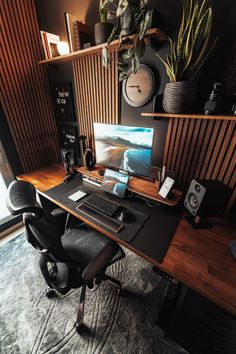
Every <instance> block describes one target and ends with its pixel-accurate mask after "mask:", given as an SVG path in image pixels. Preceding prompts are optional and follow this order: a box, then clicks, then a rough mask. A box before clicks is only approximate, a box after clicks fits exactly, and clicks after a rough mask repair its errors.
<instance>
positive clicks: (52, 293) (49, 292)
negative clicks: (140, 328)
mask: <svg viewBox="0 0 236 354" xmlns="http://www.w3.org/2000/svg"><path fill="white" fill-rule="evenodd" d="M46 296H47V298H48V299H51V298H52V297H55V296H56V293H55V291H54V290H53V289H51V288H49V289H46Z"/></svg>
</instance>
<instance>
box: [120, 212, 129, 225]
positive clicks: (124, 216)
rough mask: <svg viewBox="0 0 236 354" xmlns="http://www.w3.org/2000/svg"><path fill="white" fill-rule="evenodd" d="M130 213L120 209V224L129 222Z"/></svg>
mask: <svg viewBox="0 0 236 354" xmlns="http://www.w3.org/2000/svg"><path fill="white" fill-rule="evenodd" d="M129 217H130V213H129V212H128V210H126V209H122V210H121V212H120V214H119V215H118V219H119V220H120V221H122V222H124V223H125V222H127V221H129Z"/></svg>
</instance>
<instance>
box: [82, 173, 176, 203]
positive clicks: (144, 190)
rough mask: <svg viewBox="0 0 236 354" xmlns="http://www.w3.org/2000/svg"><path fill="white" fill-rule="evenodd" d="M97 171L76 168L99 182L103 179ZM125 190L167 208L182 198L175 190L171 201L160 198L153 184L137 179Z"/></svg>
mask: <svg viewBox="0 0 236 354" xmlns="http://www.w3.org/2000/svg"><path fill="white" fill-rule="evenodd" d="M99 169H100V168H98V167H95V168H94V169H93V170H92V171H89V170H87V169H86V167H84V166H82V167H79V168H78V170H79V172H81V173H83V174H84V175H86V176H89V177H91V179H92V180H94V181H100V182H101V181H102V179H103V177H101V176H100V175H99V173H98V171H99ZM127 188H128V190H129V191H131V192H133V193H136V194H139V195H141V196H143V197H146V198H148V199H151V200H154V201H155V202H160V203H163V204H166V205H169V206H175V205H177V204H178V202H179V201H180V199H181V197H182V192H180V191H178V190H176V189H175V190H174V198H173V199H166V198H162V197H161V196H160V195H159V193H158V192H157V190H156V186H155V183H154V182H152V181H147V180H145V179H141V178H137V177H133V178H131V179H130V181H129V184H128V187H127Z"/></svg>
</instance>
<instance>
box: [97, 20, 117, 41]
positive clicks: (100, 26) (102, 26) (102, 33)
mask: <svg viewBox="0 0 236 354" xmlns="http://www.w3.org/2000/svg"><path fill="white" fill-rule="evenodd" d="M113 27H114V26H113V24H112V23H110V22H98V23H96V25H95V26H94V38H95V43H96V45H98V44H102V43H106V42H107V40H108V38H109V37H110V34H111V32H112V30H113Z"/></svg>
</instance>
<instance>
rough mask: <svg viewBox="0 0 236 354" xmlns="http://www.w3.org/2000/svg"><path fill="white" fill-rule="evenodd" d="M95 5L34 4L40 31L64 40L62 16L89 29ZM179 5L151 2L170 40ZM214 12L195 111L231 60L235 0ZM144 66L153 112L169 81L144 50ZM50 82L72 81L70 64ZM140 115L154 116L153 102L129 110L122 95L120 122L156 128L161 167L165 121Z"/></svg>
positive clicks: (59, 0)
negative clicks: (149, 74) (151, 79)
mask: <svg viewBox="0 0 236 354" xmlns="http://www.w3.org/2000/svg"><path fill="white" fill-rule="evenodd" d="M98 3H99V1H98V0H96V1H94V0H67V1H66V0H36V6H37V13H38V20H39V27H40V29H42V30H45V31H47V32H52V33H55V34H58V35H60V36H61V39H62V40H66V28H65V22H64V12H69V13H72V14H74V15H77V16H79V17H80V19H81V21H83V22H86V23H87V24H88V25H89V26H90V28H91V29H92V28H93V25H94V24H95V23H96V22H97V21H98V20H99V16H98ZM182 3H183V2H182V1H181V0H179V1H173V0H151V1H150V3H149V6H150V7H151V8H154V9H156V10H158V11H159V12H160V15H161V18H160V25H159V27H160V28H162V29H163V31H165V32H166V33H167V34H168V35H169V36H170V37H174V36H175V35H176V31H177V30H178V25H179V23H180V21H181V14H182ZM211 4H212V8H213V35H212V37H213V38H215V37H216V36H219V40H218V43H217V47H216V49H215V51H214V53H213V55H212V56H211V59H210V60H209V61H208V63H207V65H206V66H205V69H204V71H203V73H202V75H201V77H200V79H199V105H198V110H201V109H202V107H203V102H204V100H205V99H206V98H207V94H208V92H209V90H210V89H211V86H212V83H213V82H216V81H223V79H224V73H225V68H226V65H227V62H228V60H229V58H230V51H231V48H232V43H233V40H234V39H235V22H236V21H235V15H236V2H235V1H234V0H224V1H222V0H212V1H211ZM166 50H168V43H166V44H163V45H162V46H161V47H160V48H159V49H158V53H159V54H160V55H161V56H164V54H165V53H166ZM143 63H145V64H147V65H150V67H151V68H152V69H153V71H154V73H155V77H156V89H155V95H156V96H157V104H156V108H155V109H156V110H157V111H159V110H160V109H161V108H162V107H161V99H160V97H159V95H161V94H162V93H163V91H164V87H165V84H166V82H167V81H168V78H167V75H166V73H165V70H164V67H163V65H162V64H161V62H160V60H159V59H158V58H157V56H156V54H155V52H154V51H153V50H152V49H151V48H147V49H146V52H145V56H144V58H143ZM48 73H49V78H50V82H51V83H53V82H56V81H73V77H72V66H71V64H70V63H67V64H62V65H60V66H59V67H58V70H52V69H49V71H48ZM142 112H153V101H152V100H151V101H150V102H148V103H147V104H146V105H144V106H142V107H140V108H134V107H131V106H129V105H128V104H127V103H126V101H125V100H124V99H123V96H122V95H121V102H120V122H121V124H130V125H135V126H149V127H154V128H155V138H154V153H153V165H160V164H161V163H162V159H163V151H164V144H165V137H166V130H167V124H168V120H167V119H162V120H159V121H154V120H152V119H151V118H145V117H142V116H141V113H142Z"/></svg>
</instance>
